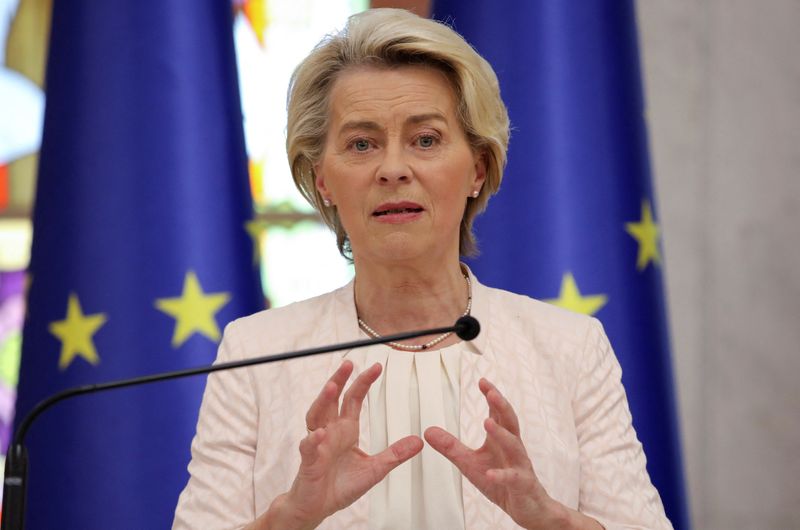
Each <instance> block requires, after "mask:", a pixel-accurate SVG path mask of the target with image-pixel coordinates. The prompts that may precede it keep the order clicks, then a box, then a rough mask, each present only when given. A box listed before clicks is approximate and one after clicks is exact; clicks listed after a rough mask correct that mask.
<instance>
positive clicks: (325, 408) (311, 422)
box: [306, 361, 353, 430]
mask: <svg viewBox="0 0 800 530" xmlns="http://www.w3.org/2000/svg"><path fill="white" fill-rule="evenodd" d="M352 373H353V363H352V362H350V361H344V362H343V363H342V364H341V366H339V368H338V369H337V370H336V371H335V372H334V373H333V375H332V376H331V377H330V378H329V379H328V381H326V382H325V385H323V387H322V390H321V391H320V393H319V395H318V396H317V398H316V399H315V400H314V402H313V403H312V404H311V407H309V409H308V412H307V413H306V427H307V428H308V429H310V430H314V429H317V428H319V427H325V426H326V425H327V424H328V423H329V422H331V421H333V420H334V419H335V418H336V416H337V415H338V412H339V395H340V394H341V393H342V388H344V385H345V383H347V380H348V379H349V378H350V374H352Z"/></svg>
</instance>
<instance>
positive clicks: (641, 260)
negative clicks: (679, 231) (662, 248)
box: [625, 200, 661, 271]
mask: <svg viewBox="0 0 800 530" xmlns="http://www.w3.org/2000/svg"><path fill="white" fill-rule="evenodd" d="M625 231H626V232H628V233H629V234H630V235H631V236H633V237H634V239H636V241H638V243H639V254H638V256H637V257H636V269H637V270H639V271H642V270H644V269H645V267H647V264H648V263H650V262H651V261H652V262H653V263H655V264H656V265H659V264H660V263H661V253H660V252H659V250H658V238H659V234H660V232H661V230H660V229H659V228H658V225H657V224H656V223H655V222H653V210H652V208H651V207H650V201H648V200H643V201H642V220H641V221H639V222H638V223H625Z"/></svg>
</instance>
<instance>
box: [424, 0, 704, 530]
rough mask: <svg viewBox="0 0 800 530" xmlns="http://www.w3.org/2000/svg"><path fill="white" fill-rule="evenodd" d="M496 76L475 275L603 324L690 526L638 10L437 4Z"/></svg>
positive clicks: (675, 506)
mask: <svg viewBox="0 0 800 530" xmlns="http://www.w3.org/2000/svg"><path fill="white" fill-rule="evenodd" d="M434 16H435V17H436V18H437V19H439V20H446V21H449V22H451V23H452V24H453V26H454V27H455V29H456V30H457V31H459V32H460V33H461V34H462V35H464V36H465V37H466V39H467V40H468V41H469V42H470V43H472V44H473V45H474V46H475V47H476V48H477V50H478V51H479V52H480V53H481V54H482V55H483V56H484V57H485V58H486V59H487V60H488V61H489V62H490V63H491V64H492V66H493V67H494V68H495V70H496V72H497V74H498V77H499V79H500V85H501V90H502V94H503V99H504V100H505V102H506V104H507V105H508V107H509V114H510V118H511V126H512V137H511V145H510V149H509V164H508V168H507V170H506V173H505V181H504V182H503V185H502V187H501V190H500V193H499V194H498V195H497V197H495V198H494V199H492V202H491V205H490V207H489V209H488V210H487V213H486V214H485V215H484V216H482V217H480V218H479V219H478V222H477V225H476V231H477V236H478V240H479V243H482V245H481V248H482V255H481V256H480V257H479V258H478V259H476V260H474V261H473V262H472V263H471V266H472V267H473V269H474V270H475V271H476V273H477V274H478V276H479V277H480V278H481V279H482V280H483V281H485V282H487V283H488V284H490V285H495V286H498V287H503V288H506V289H509V290H511V291H516V292H520V293H525V294H528V295H531V296H534V297H536V298H541V299H547V300H549V301H551V302H553V303H556V304H558V305H561V306H563V307H566V308H568V309H572V310H574V311H578V312H581V313H585V314H590V315H595V316H596V317H597V318H599V319H600V320H601V321H602V322H603V324H604V326H605V328H606V331H607V332H608V335H609V337H610V339H611V342H612V344H613V345H614V348H615V351H616V353H617V356H618V358H619V360H620V363H621V364H622V369H623V382H624V385H625V388H626V390H627V393H628V398H629V401H630V406H631V409H632V412H633V418H634V426H635V427H636V431H637V433H638V435H639V439H640V440H641V441H642V443H643V445H644V449H645V452H646V454H647V458H648V462H647V468H648V471H649V473H650V476H651V478H652V480H653V482H654V484H655V485H656V487H657V488H658V490H659V492H660V494H661V498H662V500H663V501H664V506H665V508H666V512H667V516H668V517H669V518H670V520H671V521H672V523H673V525H674V526H675V528H676V529H685V528H688V527H689V524H688V518H687V511H686V500H685V495H684V487H683V478H682V472H681V455H680V445H679V437H678V429H677V422H676V411H675V403H674V396H673V384H672V372H671V364H670V353H669V335H668V330H667V324H666V310H665V303H664V293H663V280H662V272H663V269H662V266H663V262H662V255H661V245H660V236H661V234H660V228H659V224H658V216H657V209H656V204H655V198H654V195H653V187H652V184H651V182H650V168H649V162H648V156H647V137H646V127H645V106H644V101H643V98H642V88H641V80H640V72H639V57H638V52H637V42H636V39H637V36H636V24H635V13H634V8H633V2H632V0H592V1H580V2H560V1H551V0H531V1H528V2H516V1H513V0H501V1H497V2H480V1H463V0H437V1H436V2H435V3H434Z"/></svg>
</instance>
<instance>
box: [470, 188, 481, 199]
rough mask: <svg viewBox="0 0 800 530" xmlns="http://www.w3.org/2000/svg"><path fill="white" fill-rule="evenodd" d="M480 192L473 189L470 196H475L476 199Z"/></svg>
mask: <svg viewBox="0 0 800 530" xmlns="http://www.w3.org/2000/svg"><path fill="white" fill-rule="evenodd" d="M480 193H481V192H479V191H478V190H475V191H473V192H472V197H473V198H475V199H477V198H478V195H480Z"/></svg>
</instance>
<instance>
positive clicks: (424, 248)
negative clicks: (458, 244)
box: [353, 232, 443, 263]
mask: <svg viewBox="0 0 800 530" xmlns="http://www.w3.org/2000/svg"><path fill="white" fill-rule="evenodd" d="M442 248H443V245H436V244H435V243H434V242H432V241H430V240H428V238H426V237H424V236H420V235H419V234H410V233H404V232H395V233H392V234H387V235H384V236H383V237H381V238H379V239H377V240H373V241H371V242H370V244H369V245H367V246H366V247H365V248H363V250H364V251H366V252H359V249H358V248H356V247H354V248H353V254H354V255H359V254H360V255H364V256H367V255H369V256H371V257H372V259H371V261H376V262H383V263H397V262H399V261H413V260H416V259H426V260H431V258H432V257H433V254H435V253H436V252H437V251H441V249H442ZM431 262H432V263H434V262H435V260H431Z"/></svg>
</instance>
